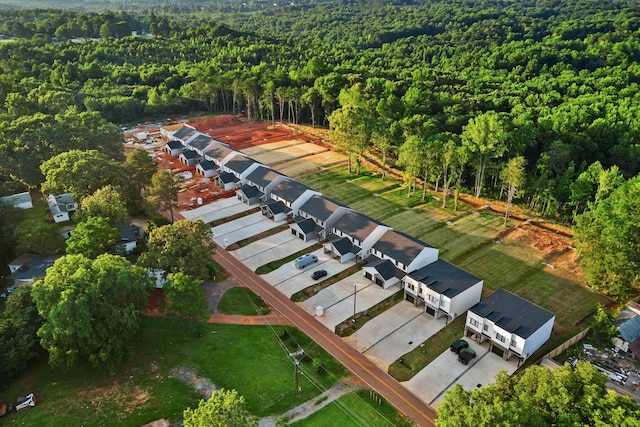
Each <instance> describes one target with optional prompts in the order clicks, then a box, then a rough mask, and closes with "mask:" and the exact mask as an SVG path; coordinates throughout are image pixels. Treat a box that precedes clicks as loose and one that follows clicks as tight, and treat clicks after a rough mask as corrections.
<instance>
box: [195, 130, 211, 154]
mask: <svg viewBox="0 0 640 427" xmlns="http://www.w3.org/2000/svg"><path fill="white" fill-rule="evenodd" d="M213 142H214V140H213V139H211V137H210V136H209V135H205V134H204V133H199V134H197V135H196V136H195V137H194V138H192V139H190V140H189V149H190V150H193V151H195V152H196V153H198V154H199V155H201V156H203V155H204V150H205V149H206V148H207V147H208V146H209V145H211V143H213Z"/></svg>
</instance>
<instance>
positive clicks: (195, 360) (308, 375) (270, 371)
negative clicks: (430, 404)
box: [0, 317, 346, 427]
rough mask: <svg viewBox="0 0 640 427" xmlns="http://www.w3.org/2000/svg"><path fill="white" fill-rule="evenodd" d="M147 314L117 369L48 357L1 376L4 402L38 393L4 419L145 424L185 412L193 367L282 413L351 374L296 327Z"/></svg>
mask: <svg viewBox="0 0 640 427" xmlns="http://www.w3.org/2000/svg"><path fill="white" fill-rule="evenodd" d="M199 326H200V327H199V328H198V333H196V331H195V330H194V329H193V328H191V327H190V326H189V325H188V324H186V323H184V322H182V321H177V320H169V319H161V318H152V317H145V318H144V321H143V328H144V329H143V330H144V333H143V334H142V336H141V337H140V339H139V340H138V342H137V355H136V357H135V359H134V360H133V361H131V362H129V363H125V364H123V365H120V366H117V367H114V368H112V369H103V370H95V369H92V368H90V367H88V366H79V367H75V368H73V369H71V370H68V371H64V370H62V369H59V368H51V367H50V366H49V365H48V363H47V360H46V357H42V358H40V359H39V360H38V361H37V362H34V363H33V364H32V366H31V367H30V369H29V370H28V372H27V373H25V374H24V375H22V376H20V377H19V378H17V379H16V380H14V381H11V382H10V383H8V382H6V381H5V380H3V381H2V382H0V402H9V401H11V400H12V399H14V398H16V397H18V396H21V395H25V394H27V393H30V392H33V393H34V394H35V395H36V398H37V399H38V404H37V406H36V407H35V408H33V409H31V410H28V411H24V412H21V413H18V414H12V415H10V416H7V417H3V418H0V425H9V424H10V425H22V426H34V427H35V426H37V427H40V426H49V425H56V426H58V425H59V426H81V425H95V426H98V425H102V426H106V425H110V426H132V427H133V426H136V427H139V426H141V425H144V424H146V423H149V422H151V421H153V420H156V419H159V418H166V419H169V420H171V421H179V420H181V419H182V412H183V410H184V409H186V408H187V407H195V406H196V405H197V402H198V400H199V399H201V398H202V396H201V395H199V394H197V393H196V391H195V389H194V387H193V386H192V385H188V384H185V383H183V382H182V381H180V380H179V379H177V378H176V377H175V370H176V369H178V368H181V367H185V368H187V369H189V370H190V371H191V372H193V374H194V375H195V376H197V377H200V378H205V379H208V380H209V381H211V382H213V383H214V384H215V385H216V386H217V387H218V388H226V389H236V390H238V392H239V393H240V394H241V395H242V396H244V397H245V399H246V403H247V408H248V409H249V411H250V412H251V413H252V414H254V415H256V416H258V417H264V416H268V415H279V414H282V413H284V412H286V411H287V410H289V409H291V408H293V407H295V406H297V405H299V404H301V403H303V402H305V401H307V400H309V399H313V398H314V397H315V396H317V395H318V394H319V393H321V392H322V391H324V389H326V388H329V387H331V386H332V385H333V384H334V383H335V382H336V381H338V379H339V378H341V377H342V376H344V375H345V374H346V371H345V370H344V368H343V367H341V366H340V365H339V364H338V363H337V362H336V361H335V360H334V359H333V358H332V357H331V356H329V355H328V354H327V353H326V352H324V351H323V350H322V349H320V348H319V347H318V346H317V345H316V344H315V343H314V342H313V341H312V340H310V339H309V338H308V337H306V336H305V335H303V334H301V333H300V332H299V331H297V330H296V329H295V328H292V327H286V330H287V332H288V334H287V336H284V337H283V336H282V331H283V330H284V327H282V326H279V327H277V328H275V329H271V328H269V327H267V326H244V325H242V326H241V325H209V324H203V325H199ZM298 345H300V347H302V348H303V349H304V350H305V353H306V354H308V355H309V358H308V359H306V360H304V361H303V362H302V363H301V364H300V366H301V370H302V372H303V374H301V375H300V386H301V388H302V392H301V393H297V392H296V391H295V381H294V365H293V361H292V359H291V357H289V355H288V353H289V352H293V351H296V350H297V349H298ZM314 359H320V360H322V363H323V365H324V366H325V367H326V370H327V371H328V372H325V373H322V374H318V373H317V372H316V370H315V369H314V368H313V360H314Z"/></svg>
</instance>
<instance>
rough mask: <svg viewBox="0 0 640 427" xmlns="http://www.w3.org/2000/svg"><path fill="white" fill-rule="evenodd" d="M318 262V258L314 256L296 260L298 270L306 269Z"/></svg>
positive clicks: (305, 256)
mask: <svg viewBox="0 0 640 427" xmlns="http://www.w3.org/2000/svg"><path fill="white" fill-rule="evenodd" d="M314 262H318V257H317V256H315V255H314V254H304V255H302V256H299V257H298V258H296V262H295V265H296V267H297V268H305V267H306V266H307V265H309V264H311V263H314Z"/></svg>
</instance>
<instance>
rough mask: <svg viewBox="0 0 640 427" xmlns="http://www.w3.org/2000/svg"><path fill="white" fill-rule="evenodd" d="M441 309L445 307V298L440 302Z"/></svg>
mask: <svg viewBox="0 0 640 427" xmlns="http://www.w3.org/2000/svg"><path fill="white" fill-rule="evenodd" d="M440 307H444V298H443V299H441V300H440Z"/></svg>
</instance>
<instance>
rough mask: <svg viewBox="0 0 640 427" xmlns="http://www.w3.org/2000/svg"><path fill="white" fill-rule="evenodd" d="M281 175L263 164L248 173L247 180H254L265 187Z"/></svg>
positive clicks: (256, 183)
mask: <svg viewBox="0 0 640 427" xmlns="http://www.w3.org/2000/svg"><path fill="white" fill-rule="evenodd" d="M280 175H281V174H279V173H278V172H276V171H274V170H273V169H269V168H268V167H266V166H261V167H259V168H256V170H254V171H253V172H251V173H250V174H249V175H247V180H248V181H251V182H253V183H254V184H255V185H257V186H259V187H261V188H264V187H266V186H267V185H269V184H270V183H271V182H272V181H273V180H274V179H276V178H277V177H279V176H280Z"/></svg>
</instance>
